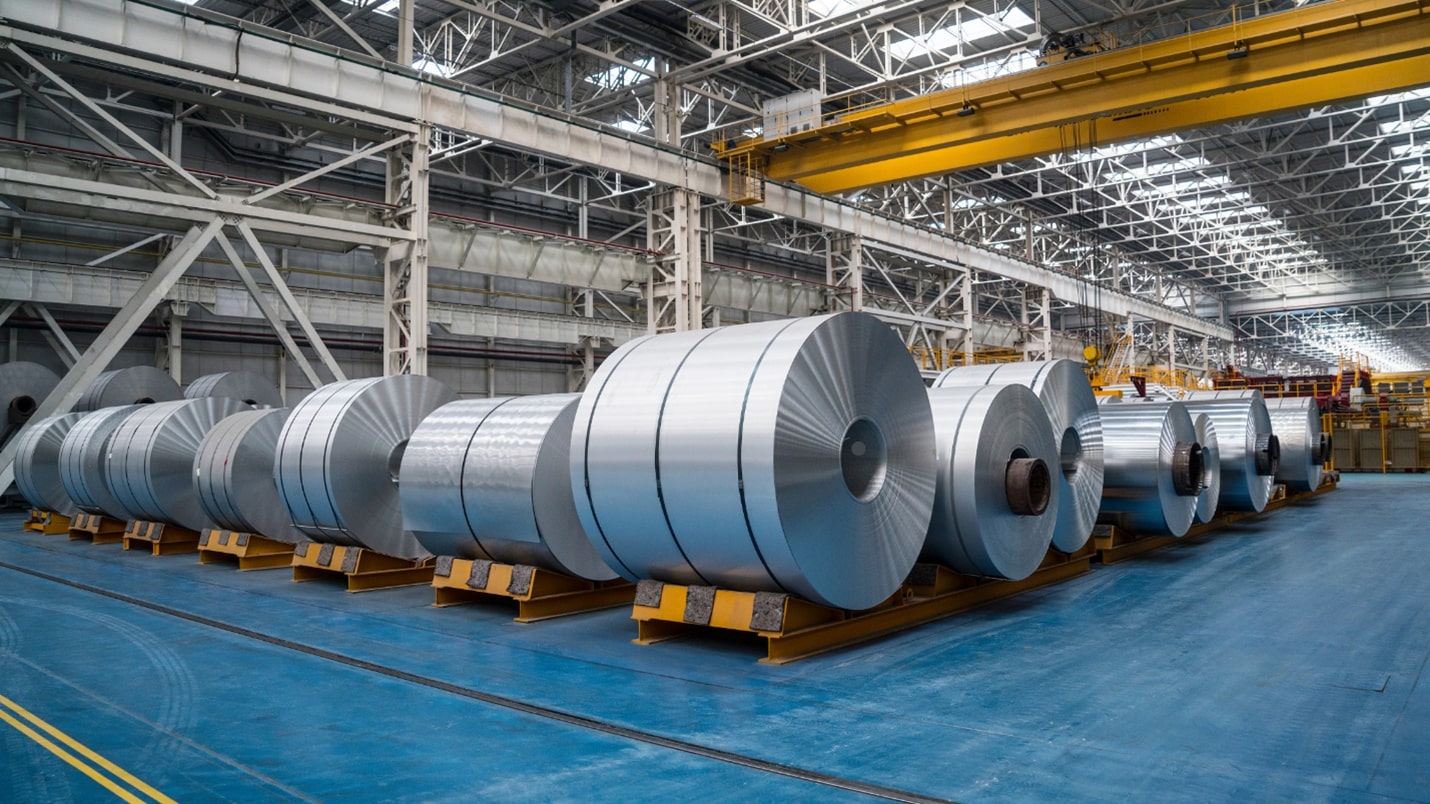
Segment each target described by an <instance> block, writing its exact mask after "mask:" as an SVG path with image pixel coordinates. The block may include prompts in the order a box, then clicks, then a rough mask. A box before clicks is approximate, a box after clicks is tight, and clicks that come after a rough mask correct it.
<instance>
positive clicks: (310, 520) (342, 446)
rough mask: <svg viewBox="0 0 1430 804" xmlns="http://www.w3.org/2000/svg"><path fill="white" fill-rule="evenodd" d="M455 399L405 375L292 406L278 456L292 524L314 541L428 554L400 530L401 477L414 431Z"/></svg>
mask: <svg viewBox="0 0 1430 804" xmlns="http://www.w3.org/2000/svg"><path fill="white" fill-rule="evenodd" d="M455 396H456V394H454V393H453V392H452V390H451V389H450V388H448V387H447V386H446V385H444V384H443V383H441V382H439V381H437V380H434V379H432V378H430V377H423V376H417V375H401V376H394V377H378V378H372V379H365V380H347V381H344V382H335V383H330V384H328V385H325V386H323V387H321V388H319V389H317V390H316V391H314V392H312V393H311V394H309V395H308V396H307V397H306V398H304V399H303V401H302V402H299V403H298V404H297V405H295V406H294V407H293V412H292V413H291V414H290V415H289V417H288V420H287V421H286V422H284V423H283V430H282V432H281V433H280V434H279V436H278V450H277V452H276V453H275V454H274V459H273V460H274V477H275V479H276V481H277V484H278V495H279V497H280V499H282V500H283V506H284V508H285V509H286V510H287V512H288V516H289V517H290V521H291V522H292V523H293V525H294V526H295V527H296V528H298V530H300V531H302V532H303V533H304V534H305V535H307V536H308V537H309V538H311V539H313V540H314V541H319V542H327V543H329V544H341V545H350V546H353V547H366V548H368V549H369V550H374V551H376V552H378V553H382V554H385V555H390V556H396V557H398V558H407V559H418V558H425V557H427V556H428V555H429V553H428V552H427V550H426V549H424V548H423V547H422V545H421V544H419V543H418V541H417V537H416V536H414V535H413V534H412V531H410V530H406V529H405V528H404V527H403V523H402V510H401V505H400V503H399V499H398V483H399V475H400V472H401V466H402V458H403V452H404V450H405V449H406V448H407V443H408V439H409V438H411V436H412V433H413V431H415V430H416V429H417V426H418V425H419V424H420V423H421V422H422V420H423V419H424V418H425V417H426V416H427V415H428V414H430V413H432V412H433V411H434V410H436V409H437V408H439V407H441V406H442V405H444V404H446V403H448V402H451V401H452V400H453V399H454V398H455Z"/></svg>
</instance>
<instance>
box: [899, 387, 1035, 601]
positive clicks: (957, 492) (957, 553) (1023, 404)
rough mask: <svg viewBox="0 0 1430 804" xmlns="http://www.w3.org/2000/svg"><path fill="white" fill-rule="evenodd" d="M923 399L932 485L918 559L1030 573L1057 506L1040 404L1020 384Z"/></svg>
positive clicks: (948, 391)
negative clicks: (929, 422) (929, 423)
mask: <svg viewBox="0 0 1430 804" xmlns="http://www.w3.org/2000/svg"><path fill="white" fill-rule="evenodd" d="M929 403H930V405H931V406H932V409H933V422H934V432H935V434H936V441H935V443H936V444H937V446H938V485H937V486H936V493H935V496H934V504H933V517H932V519H931V520H930V522H929V529H928V538H927V539H926V540H925V542H924V549H923V556H924V558H926V559H928V560H930V561H936V562H938V563H941V564H946V565H948V566H950V567H953V568H954V569H956V570H958V571H959V572H962V573H965V574H967V575H983V576H987V577H990V578H1006V579H1008V580H1015V581H1016V580H1021V579H1023V578H1026V577H1028V576H1029V575H1032V574H1033V570H1036V569H1037V568H1038V565H1039V564H1041V563H1042V561H1043V558H1044V557H1045V556H1046V555H1047V552H1048V545H1049V544H1050V543H1051V542H1052V538H1053V530H1054V529H1055V527H1056V525H1057V511H1058V506H1059V505H1060V504H1061V502H1060V495H1061V489H1060V488H1059V484H1058V483H1057V482H1055V481H1054V480H1053V474H1054V472H1056V469H1057V465H1058V448H1057V443H1056V442H1055V441H1054V440H1053V430H1052V426H1051V425H1049V423H1048V416H1047V414H1046V413H1045V412H1044V410H1043V403H1042V402H1040V401H1038V397H1037V396H1036V395H1035V394H1034V393H1033V392H1032V391H1031V390H1029V389H1028V388H1026V387H1024V386H1022V385H992V386H954V387H945V388H932V389H930V390H929Z"/></svg>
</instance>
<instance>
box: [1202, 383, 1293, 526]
mask: <svg viewBox="0 0 1430 804" xmlns="http://www.w3.org/2000/svg"><path fill="white" fill-rule="evenodd" d="M1183 404H1185V405H1186V406H1187V410H1189V411H1191V412H1192V413H1194V414H1195V413H1205V414H1207V416H1208V417H1209V418H1210V419H1211V420H1212V423H1213V424H1215V425H1216V434H1217V447H1218V449H1219V451H1220V453H1221V455H1220V457H1221V508H1222V510H1226V511H1261V510H1264V509H1265V508H1266V503H1267V501H1269V500H1270V499H1271V483H1272V478H1273V477H1274V476H1275V475H1276V469H1277V465H1278V464H1279V463H1280V458H1281V445H1280V440H1279V439H1278V438H1277V437H1276V435H1275V434H1274V433H1273V432H1272V430H1271V415H1270V414H1269V413H1268V412H1267V410H1266V402H1265V401H1263V400H1262V398H1261V392H1260V391H1254V390H1253V391H1195V392H1193V393H1192V394H1191V395H1190V396H1189V397H1188V398H1187V399H1186V400H1184V403H1183Z"/></svg>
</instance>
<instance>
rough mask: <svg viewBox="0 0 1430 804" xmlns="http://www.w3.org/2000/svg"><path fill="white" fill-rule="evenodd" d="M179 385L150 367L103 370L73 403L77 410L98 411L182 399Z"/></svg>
mask: <svg viewBox="0 0 1430 804" xmlns="http://www.w3.org/2000/svg"><path fill="white" fill-rule="evenodd" d="M183 398H184V395H183V392H182V391H180V390H179V384H178V383H176V382H174V378H173V377H170V376H169V375H168V373H167V372H164V371H161V370H159V369H156V368H154V367H153V366H131V367H129V368H122V369H114V370H113V371H106V372H104V373H103V374H101V375H99V376H98V377H96V378H95V380H94V382H93V383H91V384H90V386H89V388H88V389H86V390H85V392H84V395H83V396H81V397H80V398H79V401H78V402H76V403H75V406H74V409H75V410H77V411H86V410H99V409H100V408H109V407H115V406H117V405H148V404H152V403H154V402H173V401H174V400H176V399H183Z"/></svg>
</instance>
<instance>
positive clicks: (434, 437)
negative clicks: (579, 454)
mask: <svg viewBox="0 0 1430 804" xmlns="http://www.w3.org/2000/svg"><path fill="white" fill-rule="evenodd" d="M580 400H581V395H580V394H552V395H545V396H527V397H516V398H513V397H501V398H497V399H469V400H458V401H456V402H452V403H449V404H447V405H443V406H442V407H440V408H438V409H437V410H436V411H435V412H434V413H433V414H432V415H430V416H428V417H427V418H426V419H423V420H422V424H421V425H420V426H418V428H417V430H416V432H414V433H413V434H412V440H411V441H409V442H408V443H407V451H406V452H405V453H404V454H403V456H402V483H401V485H400V486H399V496H400V497H401V499H402V521H403V523H404V524H405V525H406V526H407V528H408V529H409V530H411V531H412V532H413V533H414V534H415V535H416V536H417V540H418V541H419V542H421V543H422V546H423V547H426V548H427V549H428V550H429V551H430V552H432V553H435V554H437V555H449V556H458V557H462V558H486V559H492V560H495V561H501V562H505V563H508V564H527V565H531V566H537V567H545V568H547V569H552V570H556V571H558V572H564V573H566V574H567V575H574V576H576V577H579V578H586V579H589V580H596V581H604V580H610V579H611V578H614V577H616V573H615V572H613V571H612V570H611V568H610V567H608V566H606V563H605V562H604V561H602V560H601V557H600V556H599V555H597V553H596V549H595V547H593V546H592V545H591V541H590V540H589V539H587V538H586V533H585V531H584V530H582V528H581V521H580V519H578V518H577V516H576V502H575V500H574V498H573V496H572V489H571V424H572V422H573V421H574V419H575V417H576V406H577V403H578V402H580Z"/></svg>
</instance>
